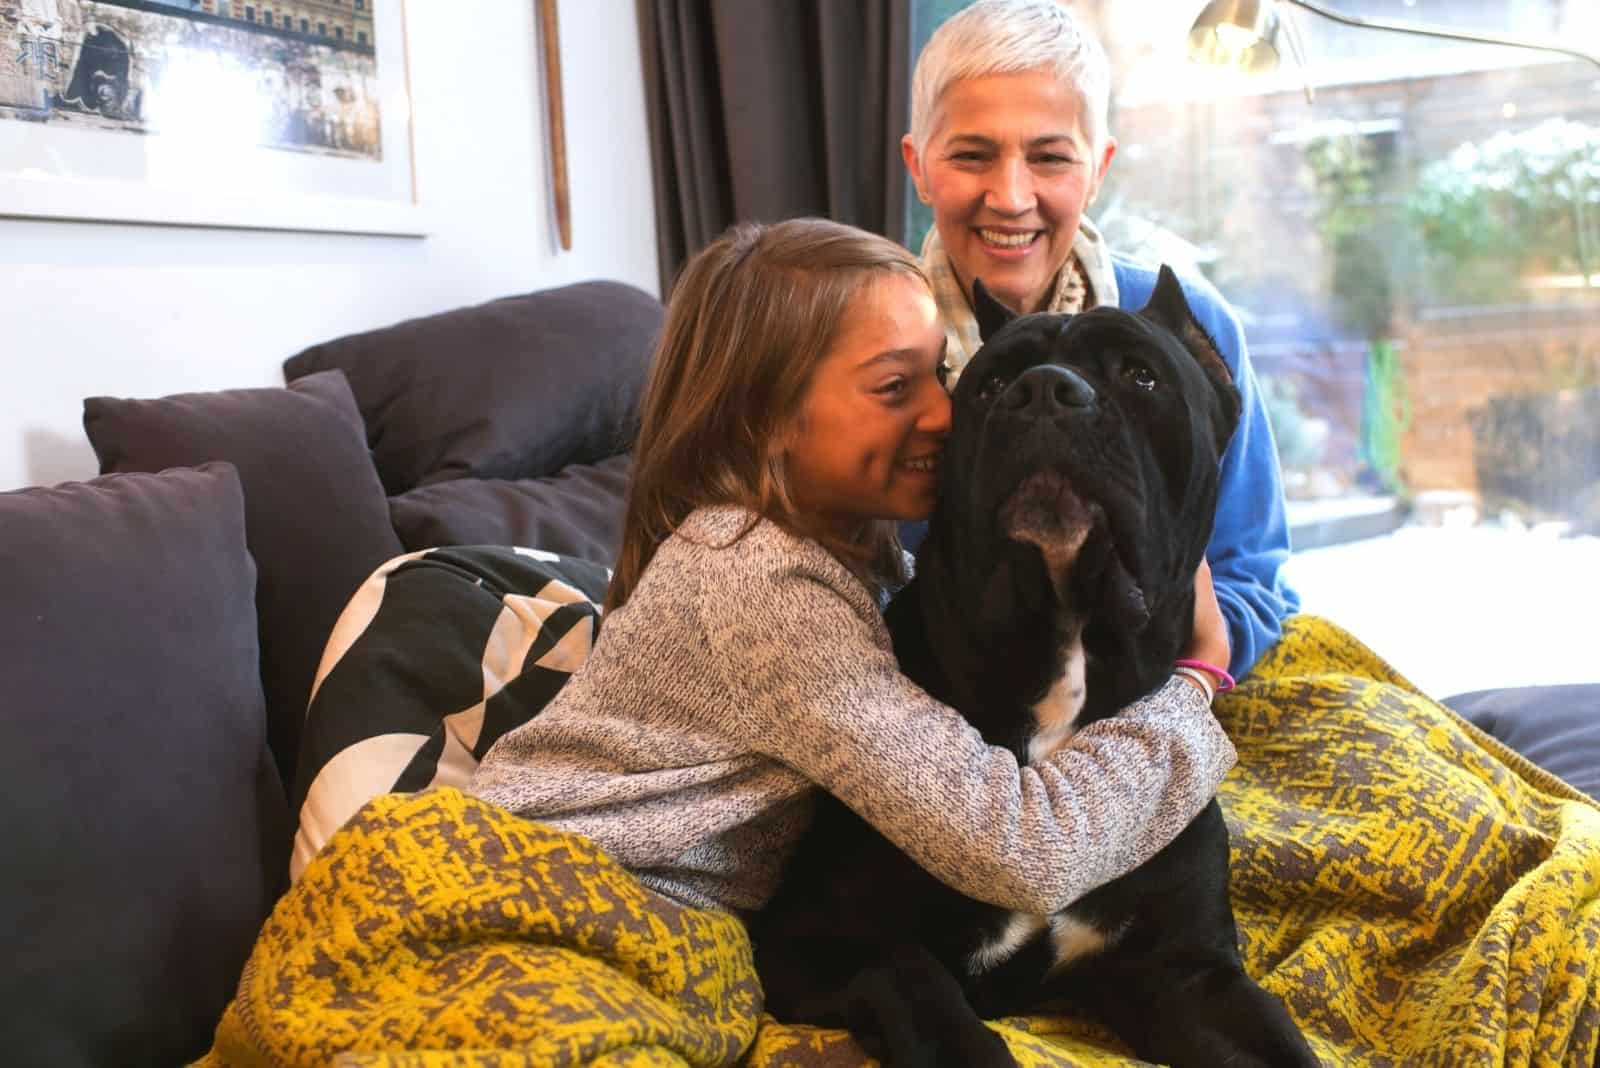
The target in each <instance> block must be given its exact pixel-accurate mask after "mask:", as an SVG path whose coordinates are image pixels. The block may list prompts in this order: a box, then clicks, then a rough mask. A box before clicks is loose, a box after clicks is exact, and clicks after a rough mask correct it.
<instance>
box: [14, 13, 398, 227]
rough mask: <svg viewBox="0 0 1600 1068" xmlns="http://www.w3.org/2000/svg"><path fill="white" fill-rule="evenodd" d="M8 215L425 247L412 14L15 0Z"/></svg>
mask: <svg viewBox="0 0 1600 1068" xmlns="http://www.w3.org/2000/svg"><path fill="white" fill-rule="evenodd" d="M0 216H14V217H15V216H28V217H36V218H50V219H84V220H107V221H122V222H135V223H158V224H170V225H188V226H217V227H244V228H250V229H274V230H278V229H282V230H323V231H334V232H345V233H372V234H396V235H414V236H421V235H423V234H425V233H426V232H427V228H426V225H425V220H424V214H423V211H422V209H421V207H420V206H419V204H418V201H417V190H416V179H415V168H414V163H413V153H412V136H411V106H410V89H409V78H408V75H407V55H406V36H405V5H404V0H0Z"/></svg>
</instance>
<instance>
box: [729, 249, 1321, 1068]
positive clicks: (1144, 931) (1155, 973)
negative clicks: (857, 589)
mask: <svg viewBox="0 0 1600 1068" xmlns="http://www.w3.org/2000/svg"><path fill="white" fill-rule="evenodd" d="M974 289H975V290H977V292H976V294H975V298H976V299H975V304H976V309H977V313H978V321H979V326H980V331H981V333H982V336H983V340H984V345H983V347H982V349H981V350H980V351H979V352H978V354H977V355H976V356H975V357H974V358H973V360H972V362H971V364H970V365H969V366H968V367H967V369H966V371H965V373H964V374H963V376H962V377H961V379H960V381H959V383H958V385H957V386H956V389H955V391H954V394H953V397H952V403H953V405H954V413H953V425H952V430H951V434H950V438H949V440H948V442H947V443H946V448H945V456H944V461H943V464H942V466H941V473H940V476H939V477H940V487H939V489H940V493H939V504H938V506H937V508H936V510H935V512H934V515H933V517H932V518H931V520H930V523H929V529H928V534H927V537H926V539H925V540H924V541H923V543H922V545H921V546H920V548H919V549H918V552H917V563H916V576H915V578H914V579H913V580H912V581H911V582H910V583H909V584H908V585H907V586H906V587H905V588H904V589H903V590H902V591H901V592H900V593H899V594H898V595H896V597H895V598H894V599H893V601H892V602H891V604H890V606H889V609H888V623H889V629H890V631H891V633H892V635H893V639H894V648H895V653H896V655H897V657H898V658H899V661H900V664H901V666H902V668H903V670H904V671H905V672H906V673H907V674H908V675H909V676H910V677H911V678H912V679H914V680H915V681H916V682H917V683H919V684H920V685H921V686H922V687H923V688H924V689H926V690H927V691H928V692H929V693H930V694H932V695H933V696H935V697H937V698H939V699H940V700H942V701H944V702H945V703H947V704H949V705H951V706H953V707H954V708H956V709H958V710H959V711H960V712H961V713H962V714H963V715H964V716H965V717H966V718H967V719H968V720H969V721H970V722H971V723H972V725H973V726H974V727H976V728H977V729H978V731H979V732H980V733H982V735H983V737H984V739H985V740H986V741H988V742H989V743H990V744H991V745H999V746H1005V747H1006V748H1008V749H1010V750H1011V751H1012V752H1013V753H1015V754H1016V756H1017V759H1018V760H1019V761H1022V762H1026V761H1028V760H1029V759H1030V757H1035V758H1037V757H1039V756H1042V755H1044V754H1046V753H1048V752H1049V751H1050V750H1051V749H1053V748H1054V747H1055V746H1056V745H1058V744H1060V742H1061V741H1063V740H1064V739H1066V738H1068V737H1070V736H1071V733H1072V732H1073V730H1074V729H1075V728H1076V727H1078V726H1081V725H1083V724H1086V723H1089V722H1091V721H1093V720H1097V719H1101V718H1103V717H1106V716H1110V715H1113V714H1115V713H1116V712H1117V711H1118V710H1119V709H1121V708H1122V707H1124V706H1125V705H1127V704H1129V703H1131V702H1132V701H1134V700H1135V699H1137V698H1139V697H1142V696H1144V695H1146V694H1148V693H1150V692H1152V691H1154V690H1155V689H1157V688H1159V687H1160V686H1161V685H1162V684H1163V683H1165V682H1166V681H1167V679H1168V678H1169V677H1170V676H1171V674H1172V667H1173V661H1174V659H1176V658H1177V657H1179V656H1180V655H1181V653H1180V651H1181V650H1182V649H1183V648H1184V646H1185V645H1186V643H1187V642H1188V640H1189V637H1190V631H1191V629H1192V625H1193V619H1194V577H1195V571H1196V569H1197V568H1198V567H1199V564H1200V560H1201V558H1202V556H1203V555H1204V553H1205V548H1206V543H1207V541H1208V540H1209V539H1210V536H1211V528H1212V520H1213V515H1214V513H1215V509H1216V499H1217V482H1218V462H1219V458H1220V457H1221V454H1222V450H1223V448H1224V446H1225V445H1226V444H1227V442H1228V439H1229V437H1230V436H1231V434H1232V432H1233V428H1234V426H1235V424H1236V422H1237V420H1238V416H1239V394H1238V391H1237V390H1236V389H1235V388H1234V386H1233V383H1232V381H1231V378H1230V376H1229V373H1228V370H1227V366H1226V364H1224V362H1223V360H1222V358H1221V356H1220V355H1219V354H1218V352H1217V349H1216V347H1215V345H1214V344H1213V343H1212V341H1211V339H1210V338H1209V337H1207V335H1206V333H1205V331H1204V330H1203V329H1202V328H1201V327H1200V326H1199V325H1198V324H1197V323H1196V322H1195V320H1194V317H1193V315H1192V313H1191V312H1190V310H1189V306H1188V304H1187V302H1186V301H1185V298H1184V295H1183V290H1182V289H1181V287H1180V286H1179V284H1178V281H1177V278H1176V276H1174V275H1173V273H1172V272H1171V271H1170V270H1169V269H1167V268H1165V267H1163V268H1162V269H1161V272H1160V276H1159V280H1158V283H1157V285H1156V288H1155V291H1154V294H1153V295H1152V297H1151V298H1150V301H1149V303H1148V304H1147V305H1146V306H1145V307H1144V308H1143V309H1141V310H1140V311H1139V312H1137V313H1130V312H1125V311H1121V310H1117V309H1113V308H1096V309H1094V310H1092V311H1089V312H1085V313H1083V314H1079V315H1071V316H1068V315H1051V314H1037V315H1026V316H1022V317H1015V316H1013V315H1012V314H1011V313H1010V312H1009V311H1008V310H1007V309H1005V308H1004V307H1003V306H1002V305H1001V304H999V303H998V302H997V301H995V300H994V299H993V298H992V297H991V296H990V295H989V294H988V293H987V291H985V290H984V289H983V287H982V284H981V283H977V284H975V286H974ZM751 933H752V937H753V939H754V942H755V953H756V965H757V969H758V971H759V972H760V974H761V977H762V980H763V983H764V984H765V986H766V991H767V999H768V1000H767V1007H768V1009H769V1011H771V1012H772V1013H773V1014H774V1015H775V1016H777V1017H778V1018H779V1019H781V1020H787V1021H796V1022H808V1023H815V1024H820V1025H824V1026H833V1027H845V1028H849V1029H850V1030H851V1031H852V1032H854V1033H855V1036H856V1037H857V1039H858V1040H859V1041H860V1042H861V1043H862V1044H863V1046H864V1047H865V1048H866V1049H867V1050H868V1051H870V1052H872V1053H874V1054H875V1055H877V1056H878V1057H880V1059H882V1060H883V1061H884V1062H885V1063H886V1064H887V1065H889V1066H891V1068H903V1066H912V1065H939V1066H950V1068H956V1066H963V1068H965V1066H971V1065H1011V1064H1014V1063H1015V1062H1014V1061H1013V1059H1012V1057H1011V1055H1010V1053H1009V1052H1008V1051H1007V1049H1006V1047H1005V1044H1004V1043H1003V1042H1002V1041H1001V1040H1000V1039H999V1037H998V1036H997V1035H996V1034H995V1033H994V1032H993V1031H992V1030H990V1029H989V1028H987V1027H985V1026H984V1025H983V1024H982V1022H981V1021H982V1019H983V1018H993V1017H995V1016H1002V1015H1010V1014H1015V1013H1023V1012H1039V1011H1044V1012H1049V1011H1064V1012H1071V1013H1079V1014H1083V1015H1085V1016H1088V1017H1091V1018H1093V1019H1095V1020H1098V1021H1099V1022H1100V1023H1102V1024H1103V1025H1105V1026H1106V1027H1108V1028H1109V1029H1110V1030H1111V1031H1112V1032H1113V1033H1114V1034H1116V1035H1117V1036H1118V1037H1119V1038H1120V1039H1121V1040H1122V1041H1124V1042H1125V1043H1127V1045H1128V1046H1130V1047H1131V1048H1132V1049H1133V1051H1134V1053H1136V1054H1137V1055H1138V1056H1139V1057H1141V1058H1144V1059H1146V1060H1153V1061H1159V1062H1161V1063H1164V1064H1171V1065H1179V1066H1197V1068H1198V1066H1206V1068H1210V1066H1222V1065H1228V1066H1233V1068H1246V1066H1273V1068H1277V1066H1286V1068H1288V1066H1292V1068H1301V1066H1309V1065H1316V1064H1318V1061H1317V1059H1316V1057H1315V1056H1314V1055H1313V1054H1312V1052H1311V1050H1310V1048H1309V1047H1308V1046H1307V1044H1306V1042H1305V1040H1304V1039H1303V1038H1302V1037H1301V1035H1300V1032H1299V1031H1298V1030H1297V1028H1296V1027H1295V1025H1294V1023H1293V1021H1292V1020H1291V1019H1290V1018H1289V1015H1288V1013H1287V1012H1286V1011H1285V1010H1284V1007H1283V1005H1282V1004H1281V1003H1280V1002H1279V1001H1278V1000H1277V999H1276V998H1275V997H1273V996H1272V995H1270V994H1268V993H1266V992H1265V991H1264V990H1262V989H1261V988H1260V987H1259V986H1257V985H1256V984H1255V983H1254V982H1253V981H1252V980H1251V979H1250V977H1249V976H1248V975H1246V974H1245V971H1244V968H1243V966H1242V964H1241V962H1240V958H1239V951H1238V948H1237V932H1236V929H1235V926H1234V918H1233V910H1232V907H1231V905H1230V904H1229V900H1228V831H1227V827H1226V825H1225V824H1224V822H1223V817H1222V812H1221V810H1220V809H1219V808H1218V806H1217V803H1216V802H1215V801H1212V802H1211V803H1210V805H1208V806H1207V808H1206V809H1205V810H1204V811H1203V812H1202V813H1201V814H1200V815H1199V816H1198V817H1197V818H1196V819H1195V820H1194V822H1193V823H1191V824H1190V825H1189V827H1188V828H1187V829H1186V830H1185V831H1184V832H1183V833H1182V834H1181V835H1179V837H1178V838H1177V839H1176V840H1175V841H1174V842H1172V843H1171V844H1170V845H1169V846H1167V847H1166V848H1165V849H1164V850H1162V851H1161V852H1160V853H1159V854H1158V855H1156V856H1155V857H1154V858H1153V859H1151V860H1150V861H1148V862H1147V863H1146V864H1144V865H1143V866H1141V867H1140V868H1138V869H1137V870H1135V871H1133V872H1132V873H1130V874H1128V875H1126V876H1123V877H1122V878H1119V879H1117V880H1115V881H1113V882H1111V883H1109V884H1107V885H1105V886H1102V887H1100V888H1099V889H1097V890H1095V891H1093V892H1091V893H1089V894H1088V895H1087V896H1085V897H1083V898H1081V899H1080V900H1079V901H1077V902H1076V903H1074V904H1073V905H1072V906H1071V907H1070V908H1068V909H1066V910H1065V911H1064V912H1062V913H1059V914H1057V915H1054V916H1027V915H1020V914H1012V913H1009V912H1007V911H1005V910H1003V909H1000V908H996V907H994V906H991V905H987V904H983V903H980V902H976V901H973V900H970V899H968V898H966V897H964V896H962V895H961V894H959V893H957V892H956V891H955V890H952V889H950V888H949V887H947V886H945V885H944V884H943V883H941V882H939V881H938V880H937V879H935V878H934V877H933V876H931V875H929V874H927V873H926V872H924V871H923V870H922V869H921V868H920V867H918V866H917V865H916V864H915V863H914V862H913V861H912V860H910V859H909V858H908V857H906V856H905V855H904V854H903V853H901V852H900V851H899V850H898V849H896V848H895V847H894V846H893V845H892V844H890V843H889V842H888V840H887V839H885V838H883V837H882V836H881V835H879V834H878V833H877V832H876V831H875V830H873V829H872V827H871V826H870V825H868V824H867V823H866V822H865V821H864V820H862V819H860V818H859V817H858V816H856V815H855V814H854V813H853V812H851V811H850V810H849V809H848V808H846V807H845V806H844V805H843V804H841V803H839V802H838V801H837V800H835V799H833V798H832V797H829V796H826V795H825V796H823V797H822V798H820V799H819V804H818V807H817V810H816V815H815V819H814V823H813V826H812V827H811V829H810V830H809V831H808V832H807V834H806V836H805V837H804V839H803V840H802V842H801V843H800V845H799V846H798V848H797V850H796V852H795V854H794V856H793V857H792V858H791V860H790V862H789V864H788V866H787V868H786V869H785V872H784V876H783V879H782V880H781V883H780V886H779V889H778V891H777V893H776V894H775V896H774V897H773V899H772V901H771V902H770V904H769V905H768V906H767V907H766V908H765V909H764V910H762V912H761V913H760V914H759V915H757V916H755V917H753V918H752V921H751Z"/></svg>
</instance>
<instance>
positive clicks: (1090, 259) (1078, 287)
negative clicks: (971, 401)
mask: <svg viewBox="0 0 1600 1068" xmlns="http://www.w3.org/2000/svg"><path fill="white" fill-rule="evenodd" d="M922 270H923V272H924V273H925V274H927V276H928V281H929V282H931V283H932V284H933V299H934V303H936V304H937V305H938V306H939V317H940V318H941V319H943V320H944V332H945V336H946V337H947V338H948V339H949V342H950V345H949V348H948V349H947V350H946V352H945V358H944V359H945V365H946V366H947V367H948V368H949V369H950V374H949V376H948V377H947V378H946V379H945V385H946V387H948V388H950V389H954V388H955V386H956V379H958V378H960V377H961V371H962V369H963V368H965V367H966V366H967V361H968V360H970V359H972V357H973V356H974V355H976V353H977V351H978V347H979V346H980V345H982V344H983V339H982V338H981V337H979V335H978V319H977V317H976V316H975V315H974V314H973V311H972V304H971V303H970V302H969V301H968V300H967V294H966V291H965V290H963V289H962V288H961V280H960V279H958V278H957V277H956V269H955V265H954V264H952V263H951V262H950V257H949V256H948V255H947V254H946V253H945V250H944V244H943V242H941V241H940V240H939V228H938V227H937V226H933V227H929V228H928V236H927V237H926V238H924V239H923V242H922ZM1116 303H1117V278H1116V275H1115V274H1113V273H1112V271H1111V249H1110V248H1109V247H1108V246H1107V245H1106V240H1105V238H1103V237H1101V236H1100V231H1099V230H1097V229H1095V227H1094V224H1093V223H1091V222H1090V221H1089V220H1088V219H1081V220H1079V222H1078V236H1077V237H1075V238H1074V239H1073V241H1072V255H1071V256H1069V257H1067V262H1066V263H1065V264H1063V265H1062V267H1061V270H1060V271H1059V272H1058V273H1057V274H1056V281H1055V288H1054V289H1053V290H1052V292H1051V294H1050V301H1049V303H1048V304H1047V305H1046V306H1045V307H1044V308H1043V309H1042V310H1043V311H1048V312H1058V313H1060V312H1066V313H1071V314H1076V313H1077V312H1081V311H1083V310H1084V309H1085V308H1094V307H1097V306H1099V305H1102V304H1116Z"/></svg>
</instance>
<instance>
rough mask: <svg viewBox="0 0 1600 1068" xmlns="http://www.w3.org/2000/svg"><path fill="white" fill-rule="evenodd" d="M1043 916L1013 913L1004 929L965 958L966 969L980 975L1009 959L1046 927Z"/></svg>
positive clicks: (1046, 922)
mask: <svg viewBox="0 0 1600 1068" xmlns="http://www.w3.org/2000/svg"><path fill="white" fill-rule="evenodd" d="M1048 922H1049V921H1047V920H1046V919H1045V918H1044V917H1043V916H1034V915H1032V914H1030V913H1026V912H1013V913H1012V914H1011V918H1010V919H1008V920H1007V921H1006V925H1005V928H1004V929H1003V930H1002V931H1001V932H1000V933H999V934H998V935H996V936H995V937H993V938H991V939H990V940H989V941H987V942H985V943H984V944H983V945H981V946H979V947H978V948H977V949H976V950H974V951H973V954H972V956H971V957H969V958H967V967H968V968H969V969H970V970H971V972H972V974H973V975H982V974H983V973H984V972H986V971H988V970H989V969H990V968H993V967H994V966H995V965H997V964H1003V963H1004V962H1006V961H1008V960H1010V959H1011V956H1012V955H1013V954H1014V953H1016V951H1017V950H1019V949H1021V948H1022V947H1023V946H1025V945H1027V944H1028V943H1029V942H1031V941H1032V940H1033V939H1034V937H1035V936H1036V935H1038V934H1039V932H1041V931H1043V930H1044V929H1045V927H1046V926H1047V924H1048Z"/></svg>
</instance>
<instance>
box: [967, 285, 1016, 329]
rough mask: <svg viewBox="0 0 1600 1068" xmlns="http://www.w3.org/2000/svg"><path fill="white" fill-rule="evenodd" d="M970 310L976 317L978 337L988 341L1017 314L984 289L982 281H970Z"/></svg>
mask: <svg viewBox="0 0 1600 1068" xmlns="http://www.w3.org/2000/svg"><path fill="white" fill-rule="evenodd" d="M972 310H973V312H975V313H976V314H977V316H978V336H979V337H981V338H982V339H983V340H985V341H988V340H989V339H990V338H992V337H994V336H995V335H996V334H998V333H999V332H1000V328H1001V327H1002V326H1005V325H1006V324H1007V323H1009V322H1010V321H1011V320H1013V319H1015V318H1016V317H1017V313H1016V312H1014V311H1012V310H1011V309H1010V308H1008V307H1006V306H1005V305H1004V304H1001V303H1000V302H999V301H998V300H996V299H995V298H994V294H993V293H990V292H989V290H988V289H986V288H984V284H983V279H981V278H974V279H973V280H972Z"/></svg>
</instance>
